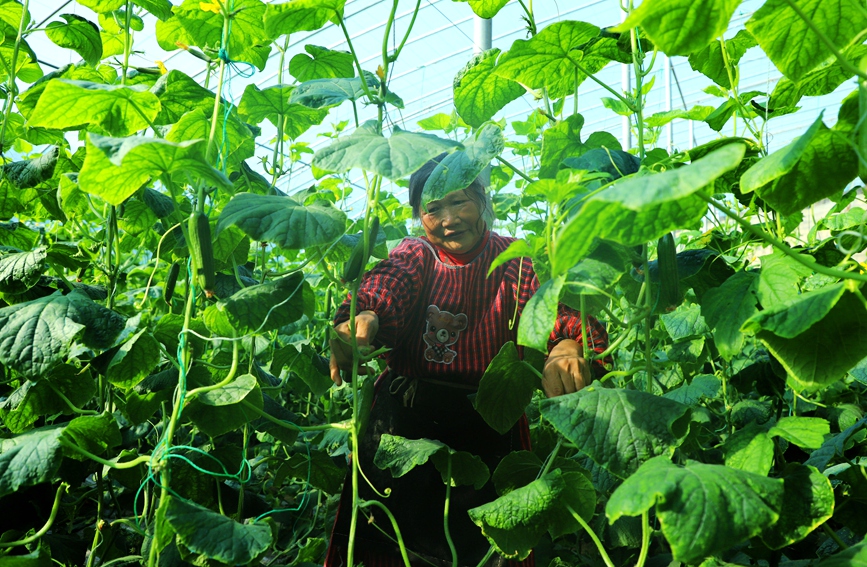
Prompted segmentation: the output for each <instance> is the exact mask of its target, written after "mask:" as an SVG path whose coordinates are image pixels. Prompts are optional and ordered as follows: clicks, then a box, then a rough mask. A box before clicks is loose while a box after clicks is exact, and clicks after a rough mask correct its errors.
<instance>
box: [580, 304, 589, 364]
mask: <svg viewBox="0 0 867 567" xmlns="http://www.w3.org/2000/svg"><path fill="white" fill-rule="evenodd" d="M585 297H586V296H585V294H583V293H582V294H581V297H580V299H579V307H580V308H581V346H582V347H583V351H584V352H583V354H584V360H586V361H588V362H589V361H590V346H589V345H588V344H587V325H585V323H586V321H587V318H586V317H587V305H586V301H585Z"/></svg>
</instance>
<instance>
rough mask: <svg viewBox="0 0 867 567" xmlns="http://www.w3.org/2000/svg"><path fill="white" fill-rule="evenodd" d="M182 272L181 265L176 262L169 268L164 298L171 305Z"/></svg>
mask: <svg viewBox="0 0 867 567" xmlns="http://www.w3.org/2000/svg"><path fill="white" fill-rule="evenodd" d="M180 273H181V265H180V264H178V263H177V262H174V263H173V264H172V265H171V267H170V268H169V275H168V277H167V278H166V285H165V287H164V288H163V299H164V300H165V302H166V303H168V304H169V305H171V304H172V296H174V294H175V286H176V285H177V283H178V275H179V274H180Z"/></svg>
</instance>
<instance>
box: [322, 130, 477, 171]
mask: <svg viewBox="0 0 867 567" xmlns="http://www.w3.org/2000/svg"><path fill="white" fill-rule="evenodd" d="M455 149H461V145H460V144H459V143H458V142H455V141H452V140H446V139H443V138H438V137H437V136H434V135H432V134H421V133H414V132H406V131H404V130H401V129H400V128H397V127H395V129H394V131H393V132H392V134H391V136H389V137H388V138H386V137H385V136H383V135H382V134H380V133H379V132H377V130H376V124H375V122H374V121H372V120H371V121H368V122H365V123H364V124H362V125H361V126H359V127H358V128H357V129H356V130H355V132H353V133H352V135H351V136H345V137H342V138H338V139H337V140H336V141H334V142H332V143H331V145H329V146H328V147H326V148H323V149H321V150H319V151H318V152H316V155H315V156H313V165H314V166H316V167H318V168H319V169H322V170H324V171H331V172H334V173H343V172H344V171H349V170H350V169H352V168H355V167H358V168H361V169H363V170H365V171H368V172H370V173H376V174H379V175H382V176H383V177H385V178H386V179H391V180H393V181H396V180H398V179H401V178H403V177H406V176H407V175H409V174H411V173H413V172H414V171H415V170H417V169H418V168H420V167H421V166H423V165H424V164H425V163H426V162H427V161H428V160H429V159H431V158H432V157H435V156H437V155H439V154H441V153H443V152H451V151H453V150H455Z"/></svg>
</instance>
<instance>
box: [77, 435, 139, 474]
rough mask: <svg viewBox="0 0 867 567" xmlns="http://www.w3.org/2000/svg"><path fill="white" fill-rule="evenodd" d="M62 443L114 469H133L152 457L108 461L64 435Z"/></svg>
mask: <svg viewBox="0 0 867 567" xmlns="http://www.w3.org/2000/svg"><path fill="white" fill-rule="evenodd" d="M60 444H61V445H63V446H64V447H66V448H67V449H72V450H73V451H75V452H76V453H79V454H81V455H83V456H85V457H87V458H88V459H90V460H92V461H96V462H97V463H99V464H101V465H103V466H106V467H109V468H112V469H131V468H133V467H137V466H139V465H141V464H143V463H147V462H149V461H150V460H151V458H152V456H151V455H139V456H138V457H136V458H135V459H133V460H131V461H124V462H122V463H118V462H115V461H108V460H106V459H103V458H102V457H97V456H96V455H94V454H93V453H91V452H90V451H88V450H86V449H82V448H81V447H79V446H78V445H76V444H75V443H73V442H72V441H68V440H67V439H65V438H63V437H61V438H60Z"/></svg>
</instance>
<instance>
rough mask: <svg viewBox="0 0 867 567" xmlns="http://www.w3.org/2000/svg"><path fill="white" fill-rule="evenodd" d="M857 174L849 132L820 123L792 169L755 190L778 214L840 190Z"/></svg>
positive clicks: (784, 213)
mask: <svg viewBox="0 0 867 567" xmlns="http://www.w3.org/2000/svg"><path fill="white" fill-rule="evenodd" d="M759 163H761V162H759ZM856 175H858V155H857V154H856V153H855V150H854V149H853V148H852V146H851V145H850V142H849V134H848V133H847V132H841V131H838V130H836V129H834V130H831V129H828V128H827V127H826V126H825V125H824V124H821V125H820V127H819V132H818V133H816V136H815V137H814V138H813V139H812V140H811V141H810V144H809V146H807V148H806V149H805V150H804V153H803V155H801V157H800V159H799V160H798V162H797V163H796V164H795V166H794V167H793V168H792V170H791V171H789V172H787V173H786V174H785V175H783V176H781V177H779V178H778V179H776V180H775V181H774V182H773V183H770V184H768V185H765V186H763V187H760V188H758V189H756V194H757V195H758V196H759V197H761V198H762V199H763V200H764V201H765V202H766V203H767V204H768V205H770V206H771V207H773V208H774V210H776V211H777V212H779V213H780V214H782V215H793V214H796V213H798V212H800V211H801V210H802V209H805V208H807V207H809V206H810V205H812V204H813V203H817V202H819V201H821V200H822V199H826V198H828V197H832V196H833V195H835V194H837V193H840V192H842V191H843V189H845V188H846V186H847V185H848V184H849V182H851V181H852V180H853V179H854V178H855V176H856Z"/></svg>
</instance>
